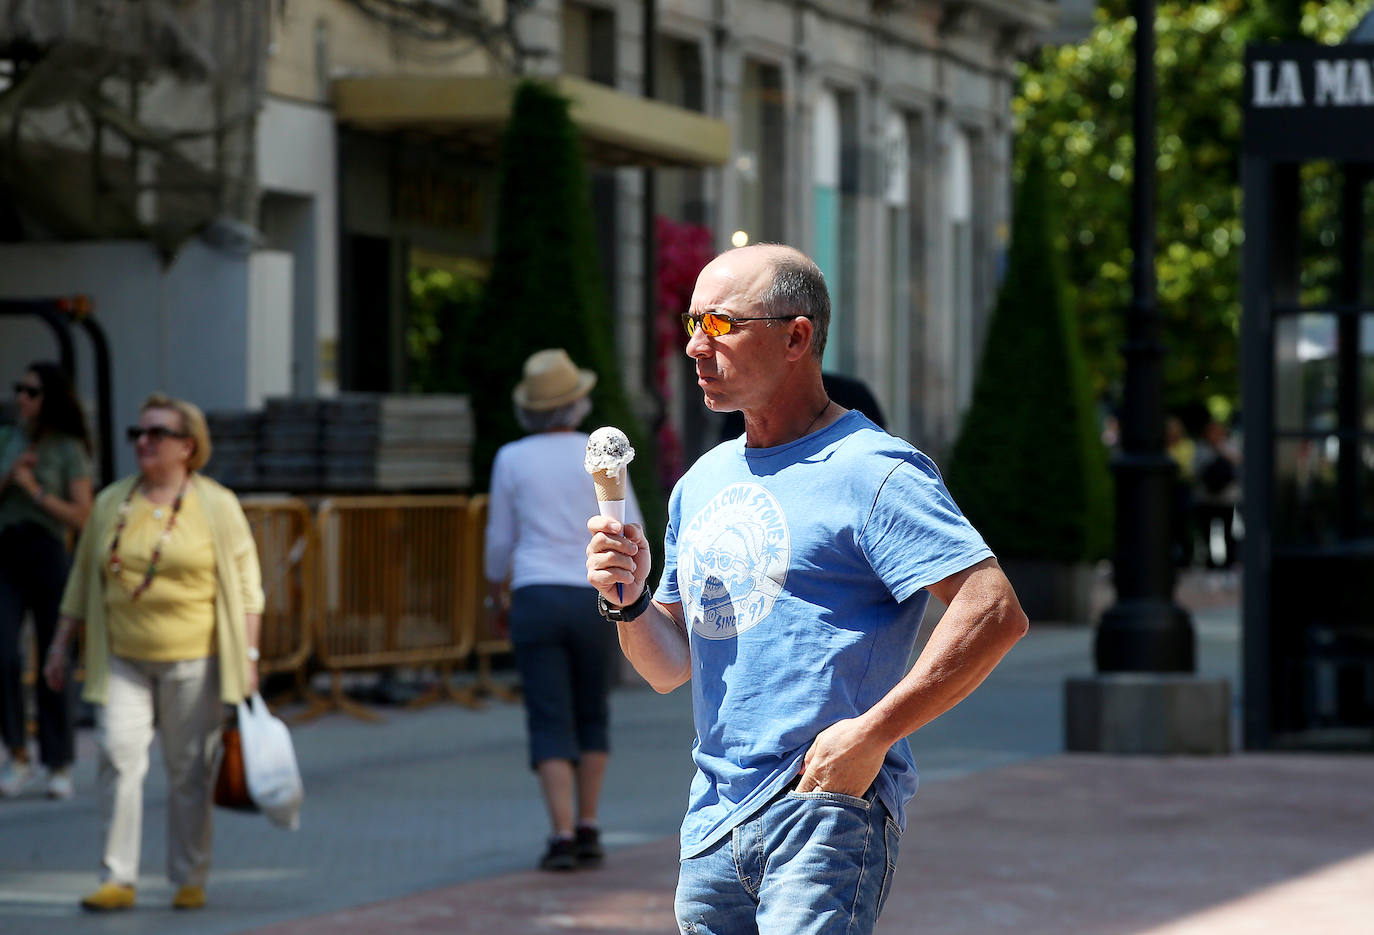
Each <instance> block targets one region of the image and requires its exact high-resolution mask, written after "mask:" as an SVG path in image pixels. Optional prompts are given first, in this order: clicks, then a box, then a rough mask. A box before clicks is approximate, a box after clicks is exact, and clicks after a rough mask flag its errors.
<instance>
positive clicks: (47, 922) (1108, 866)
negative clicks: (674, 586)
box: [0, 576, 1374, 935]
mask: <svg viewBox="0 0 1374 935" xmlns="http://www.w3.org/2000/svg"><path fill="white" fill-rule="evenodd" d="M1180 601H1181V602H1182V603H1184V604H1185V606H1188V607H1189V608H1191V609H1192V610H1193V611H1194V623H1195V627H1196V631H1197V637H1198V657H1199V670H1200V671H1201V672H1202V673H1203V674H1206V675H1219V676H1224V677H1228V678H1232V679H1234V678H1235V677H1236V673H1237V667H1238V657H1239V627H1238V623H1239V621H1238V614H1237V611H1236V594H1235V588H1234V582H1232V581H1229V580H1228V579H1225V578H1220V577H1215V576H1212V577H1203V576H1198V577H1196V578H1194V579H1192V580H1191V581H1189V582H1185V585H1184V586H1183V587H1181V588H1180ZM1102 603H1105V597H1104V600H1103V601H1102ZM929 622H930V621H928V623H929ZM1091 647H1092V632H1091V630H1089V629H1080V628H1072V627H1054V626H1043V625H1038V626H1034V627H1033V628H1032V631H1031V634H1030V635H1029V636H1028V637H1027V638H1026V639H1025V640H1023V641H1022V642H1021V644H1020V645H1018V646H1017V647H1016V649H1015V650H1014V651H1013V652H1012V654H1011V655H1010V656H1009V657H1008V659H1007V660H1006V661H1005V662H1004V664H1003V665H1002V666H1000V667H999V668H998V670H997V671H996V672H994V673H993V675H992V677H991V678H989V680H988V681H987V682H986V683H985V684H984V685H983V686H982V687H981V688H980V689H979V690H978V691H977V692H975V693H974V695H973V696H971V697H970V698H969V699H968V700H967V701H966V702H965V703H963V704H962V705H960V706H959V707H958V708H956V709H955V710H954V711H952V712H950V713H949V714H947V715H946V716H944V717H942V718H940V719H939V720H937V721H935V722H934V723H933V724H931V725H929V726H927V727H926V728H924V729H923V730H922V731H920V733H919V734H918V735H916V736H915V737H914V738H913V746H914V748H915V752H916V758H917V763H918V765H919V767H920V769H921V777H922V786H921V791H920V793H919V794H918V796H917V798H916V800H915V802H914V803H913V806H912V824H911V829H910V831H909V832H908V834H907V836H906V840H905V842H904V845H903V849H904V853H903V854H902V860H901V864H900V869H899V871H898V878H897V881H896V885H895V887H894V890H893V895H892V898H891V901H890V903H889V907H888V910H887V912H886V913H885V915H884V920H883V923H882V928H881V931H882V932H884V933H886V935H899V933H907V932H922V933H927V932H929V933H970V935H982V933H987V935H997V933H1001V932H1013V931H1015V932H1017V933H1018V935H1025V933H1030V935H1034V933H1040V932H1043V933H1046V935H1050V933H1054V935H1066V933H1067V935H1073V933H1086V935H1097V933H1102V935H1114V933H1121V935H1188V933H1193V932H1197V933H1202V932H1206V933H1208V935H1212V933H1218V935H1231V933H1237V935H1239V933H1242V932H1247V933H1249V932H1270V931H1275V932H1284V933H1289V932H1308V931H1311V932H1320V933H1323V935H1325V933H1336V935H1341V933H1344V932H1355V931H1361V932H1370V931H1374V926H1371V925H1370V924H1369V923H1368V922H1367V921H1366V920H1369V919H1374V812H1371V809H1370V807H1369V803H1370V802H1371V792H1370V790H1371V789H1374V757H1335V756H1332V757H1318V756H1306V755H1303V756H1267V755H1266V756H1249V755H1247V756H1234V757H1228V758H1219V759H1209V760H1200V759H1179V760H1155V759H1113V758H1100V757H1083V756H1064V755H1063V754H1062V753H1061V751H1062V749H1063V744H1062V731H1063V684H1064V678H1065V677H1066V676H1068V675H1081V674H1086V673H1088V672H1090V671H1091V670H1092V661H1091V660H1092V649H1091ZM1236 687H1237V688H1238V686H1236ZM689 706H690V700H689V698H688V693H686V692H685V691H678V692H675V693H673V694H672V695H668V696H659V695H656V694H654V693H653V692H651V691H648V690H647V689H645V688H627V689H622V690H620V691H618V692H616V693H615V694H614V696H613V697H612V709H613V713H612V722H613V736H612V739H613V744H614V745H615V752H614V755H613V757H612V761H611V769H610V773H609V775H608V778H607V789H606V795H605V800H604V807H603V813H602V820H603V826H604V828H605V830H606V840H607V844H608V848H609V851H610V853H609V856H608V859H607V864H606V866H605V867H604V868H603V869H601V870H598V871H587V872H580V873H574V874H569V875H566V876H554V875H549V874H540V873H536V872H532V871H530V870H529V868H530V867H531V866H532V864H533V862H534V860H535V859H536V857H537V855H538V852H539V850H540V848H541V845H542V836H543V834H544V833H545V823H546V819H545V818H544V816H543V813H542V809H541V807H540V805H539V800H538V792H537V786H536V784H535V782H534V780H533V779H532V778H531V776H530V773H529V771H528V769H527V767H526V765H525V763H524V727H523V718H522V714H521V711H520V709H519V708H518V707H515V706H510V705H503V704H493V705H491V706H489V707H488V708H487V709H486V710H483V711H476V712H474V711H467V710H464V709H460V708H457V707H453V706H440V707H433V708H427V709H423V710H403V709H397V708H384V709H380V710H381V713H382V714H383V715H384V716H385V721H384V722H383V723H381V724H371V723H364V722H360V721H356V720H353V719H351V718H348V717H345V716H342V715H330V716H328V717H326V718H324V719H322V720H321V721H318V722H316V723H313V724H310V725H308V726H302V727H299V728H297V729H296V730H295V731H294V737H295V741H296V745H297V752H298V755H299V757H300V760H301V765H302V770H303V772H304V775H305V784H306V790H307V795H306V805H305V811H304V813H303V816H302V827H301V830H300V831H299V832H297V833H294V834H289V833H286V832H282V831H278V830H276V829H273V828H271V827H269V826H268V825H267V823H266V822H265V820H263V819H261V818H259V817H256V816H241V815H233V814H228V813H224V812H220V813H218V814H217V815H216V827H215V844H214V855H215V866H214V869H213V871H212V873H211V878H210V886H209V898H210V904H209V906H208V907H207V908H206V909H205V910H203V911H201V912H196V913H189V914H188V913H175V912H172V911H171V910H169V909H167V908H166V905H167V901H168V899H169V898H170V896H171V887H170V885H169V884H168V883H167V881H166V880H165V878H164V877H163V876H162V873H163V870H162V865H163V862H164V859H165V858H164V849H163V848H164V842H163V840H162V838H163V834H164V832H163V828H164V827H165V799H166V793H165V787H164V783H163V779H162V767H161V763H160V761H159V760H158V759H157V758H156V750H155V751H154V760H153V763H152V764H151V767H150V771H149V779H148V783H147V792H146V796H145V819H144V828H145V838H144V862H143V873H142V877H141V879H140V886H139V907H138V908H137V909H136V910H134V911H132V912H128V913H122V914H118V915H114V916H93V915H86V914H83V913H81V912H80V911H79V910H77V909H76V905H75V904H76V900H77V898H78V897H79V896H80V895H81V894H82V893H83V892H86V891H88V890H89V889H90V888H91V887H92V885H93V883H94V879H95V873H94V865H95V849H96V842H97V839H98V835H99V829H98V819H97V816H96V808H95V802H94V798H93V795H92V793H93V788H94V755H93V750H92V745H91V738H90V736H89V733H88V732H83V733H82V736H81V739H80V750H79V755H78V757H79V758H78V770H77V788H78V795H77V797H76V798H75V799H73V800H71V801H68V802H59V803H51V802H46V801H43V800H42V799H41V798H39V797H37V796H36V795H35V794H30V795H28V796H26V797H24V798H21V799H19V800H15V801H6V802H0V935H29V933H33V935H106V933H125V932H130V933H134V932H136V933H140V935H182V933H194V935H234V933H248V932H253V933H258V935H265V933H271V935H314V933H320V935H324V933H339V935H350V933H354V932H364V931H366V932H377V933H392V932H394V933H397V935H407V933H419V932H450V933H454V935H462V933H476V932H481V933H483V935H488V933H500V935H525V933H532V932H560V933H568V932H590V931H599V932H615V933H619V935H636V933H639V932H645V933H648V932H655V933H658V932H669V931H672V930H673V924H672V914H671V913H672V907H671V899H672V890H673V882H674V880H675V877H676V862H675V854H676V844H675V841H676V837H675V835H676V828H677V824H678V822H679V820H680V818H681V812H682V808H683V805H684V803H685V798H686V790H687V784H688V780H689V778H690V769H691V764H690V760H689V759H688V748H689V745H690V743H691V738H692V728H691V721H690V715H689V711H688V709H689ZM1237 713H1238V712H1237ZM1361 922H1363V923H1364V925H1365V927H1364V928H1359V927H1358V926H1359V924H1360V923H1361Z"/></svg>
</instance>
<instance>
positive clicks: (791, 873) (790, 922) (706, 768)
mask: <svg viewBox="0 0 1374 935" xmlns="http://www.w3.org/2000/svg"><path fill="white" fill-rule="evenodd" d="M683 322H684V324H685V325H686V328H687V333H688V335H689V336H690V337H689V339H688V341H687V346H686V352H687V355H688V356H689V357H691V358H692V360H693V361H694V363H695V365H696V374H697V384H698V385H699V386H700V387H701V389H702V393H703V396H704V398H705V401H706V405H707V407H708V408H710V409H712V410H714V411H731V410H735V409H739V410H742V411H743V413H744V424H745V432H744V436H743V437H742V438H737V439H734V440H732V441H729V442H725V443H723V444H721V445H718V446H717V447H716V448H714V449H713V450H711V451H709V452H707V453H706V454H705V455H703V456H702V457H701V458H700V459H699V460H698V461H697V462H696V464H694V465H693V466H692V468H691V469H690V470H689V471H688V472H687V474H686V475H684V476H683V478H682V480H680V481H679V482H678V484H677V486H676V487H675V488H674V489H673V493H672V496H671V497H670V499H669V503H668V531H667V535H666V537H665V541H664V552H665V554H664V571H663V577H662V579H661V580H660V582H659V584H658V589H657V590H656V591H654V592H653V593H652V595H651V593H650V590H649V586H648V580H647V579H648V575H649V572H650V568H651V565H652V561H651V559H652V556H651V551H650V545H649V542H648V541H647V540H646V539H645V538H644V533H643V530H642V529H640V528H639V527H638V526H636V525H634V524H631V523H618V522H615V521H613V520H610V519H606V518H604V517H600V516H595V517H593V518H592V519H591V520H589V521H588V523H587V528H588V530H589V531H590V532H591V533H592V537H591V541H590V543H589V544H588V547H587V577H588V580H589V581H590V582H591V583H592V584H594V585H595V586H596V589H597V591H598V606H599V607H600V608H601V612H602V614H603V615H604V616H605V617H606V618H607V619H608V620H613V621H615V622H616V625H617V627H618V629H619V633H620V644H621V648H622V649H623V650H624V652H625V655H626V657H627V658H628V659H629V660H630V662H631V663H632V664H633V665H634V667H635V669H636V670H637V671H638V672H639V673H640V674H641V675H642V676H643V677H644V679H645V680H646V681H648V682H649V684H650V685H652V686H653V687H654V688H655V689H656V690H657V691H660V692H669V691H672V690H673V689H675V688H677V687H678V686H680V685H682V684H684V683H687V682H689V681H690V682H691V686H692V688H691V691H692V711H693V716H694V719H695V722H696V729H697V740H696V744H695V746H694V747H693V750H692V758H693V760H694V761H695V763H696V767H697V772H696V776H695V778H694V780H693V782H692V788H691V793H690V797H689V803H688V807H687V814H686V816H685V818H684V819H683V822H682V835H681V855H680V856H681V864H680V869H679V873H678V887H677V895H676V899H675V910H676V913H677V922H678V927H679V929H680V930H681V931H683V932H697V933H703V935H706V933H715V935H727V933H729V935H733V933H737V932H757V933H767V935H840V933H844V935H868V933H871V932H872V931H873V929H874V926H875V924H876V922H877V918H878V915H879V913H880V912H881V911H882V907H883V903H884V901H885V900H886V898H887V894H888V892H889V886H890V884H891V882H892V874H893V869H894V868H895V866H896V864H897V852H898V849H899V847H900V841H901V834H902V830H903V828H904V827H905V824H906V803H907V800H908V799H909V798H910V797H911V796H912V794H913V793H914V792H915V791H916V768H915V764H914V763H913V761H912V757H911V750H910V746H909V744H908V743H907V741H906V739H905V738H906V737H907V735H908V734H910V733H912V732H913V731H915V730H917V729H919V728H921V727H923V726H924V725H926V724H928V723H929V722H930V721H932V720H934V719H935V718H937V717H939V716H940V715H941V714H943V713H944V712H946V711H948V710H949V709H950V708H952V707H954V706H955V705H956V704H958V703H959V701H961V700H962V699H963V698H964V697H965V696H967V695H968V694H969V693H970V692H971V691H973V690H974V688H975V687H976V686H977V685H978V684H979V683H980V682H982V680H983V679H984V678H985V677H986V676H987V674H988V673H989V672H991V671H992V669H993V668H994V667H995V666H996V665H997V663H998V661H999V660H1000V659H1001V658H1002V656H1003V655H1004V654H1005V653H1006V652H1007V651H1008V650H1009V649H1010V648H1011V647H1012V645H1014V644H1015V642H1016V641H1017V640H1018V639H1020V637H1021V636H1022V635H1023V634H1024V633H1025V632H1026V626H1027V622H1026V616H1025V614H1024V613H1023V612H1022V610H1021V607H1020V604H1019V603H1018V602H1017V599H1016V595H1015V594H1014V593H1013V591H1012V588H1011V585H1010V584H1009V583H1008V581H1007V579H1006V576H1005V575H1004V574H1003V573H1002V571H1001V569H1000V568H999V567H998V565H997V561H996V559H995V558H993V556H992V552H991V551H990V550H989V549H988V547H987V545H986V544H985V543H984V542H983V540H982V537H980V536H979V535H978V533H977V531H976V530H974V529H973V527H972V526H971V525H970V524H969V523H968V521H967V520H966V519H965V518H964V516H963V515H962V514H961V513H960V512H959V509H958V507H957V506H956V505H955V503H954V501H953V500H952V499H951V498H950V495H949V492H948V491H947V490H946V489H945V486H944V483H943V482H942V481H941V479H940V475H939V472H938V471H937V470H936V468H935V465H934V464H933V463H932V462H931V461H930V460H929V459H928V458H927V457H926V456H925V455H923V454H921V453H920V452H918V451H917V450H916V449H914V448H912V447H911V445H909V444H907V443H905V442H903V441H901V440H900V439H896V438H893V437H892V436H891V435H888V434H887V433H886V432H883V431H882V430H880V429H879V428H878V427H877V426H876V425H874V424H873V423H872V422H871V421H869V420H868V419H867V418H865V417H864V416H863V415H862V414H861V413H859V412H856V411H853V410H846V409H845V408H844V407H843V406H839V405H837V404H836V403H835V401H834V400H832V399H831V398H830V397H829V395H828V394H827V393H826V390H825V384H824V382H823V380H822V378H821V359H822V356H823V353H824V350H825V337H826V332H827V330H828V328H829V324H830V300H829V296H828V294H827V292H826V288H825V279H824V277H823V276H822V274H821V271H820V269H819V268H818V267H817V266H816V264H815V263H814V262H812V261H811V260H810V259H809V258H808V257H806V256H805V255H803V254H802V253H801V252H800V251H797V250H794V249H792V248H790V247H784V246H780V245H756V246H750V247H743V248H740V249H737V250H730V251H727V252H725V253H723V254H721V255H720V256H718V257H716V258H715V259H714V260H712V261H711V263H710V264H708V265H707V267H706V268H705V269H704V270H702V272H701V274H700V276H698V278H697V285H696V290H695V292H693V294H692V304H691V311H690V313H689V314H687V315H686V316H684V318H683ZM1029 495H1033V492H1031V493H1030V494H1029ZM618 588H623V589H624V593H623V595H622V594H621V593H619V591H618V590H617V589H618ZM932 594H934V595H935V596H936V597H938V598H939V599H940V600H941V601H942V602H943V603H944V604H945V605H946V607H947V609H946V610H945V612H944V615H943V616H942V617H941V619H940V622H939V623H938V624H937V625H936V628H935V630H934V631H933V632H932V633H931V634H930V638H929V639H928V641H927V642H926V644H925V647H924V648H923V649H922V651H921V653H920V654H919V656H917V658H916V661H915V663H914V664H913V665H912V666H911V667H910V669H908V667H907V664H908V660H909V659H910V654H911V652H912V650H913V649H914V647H915V643H916V636H917V633H918V631H919V629H920V625H921V616H922V614H923V613H924V611H925V608H926V604H927V602H928V600H929V598H930V595H932Z"/></svg>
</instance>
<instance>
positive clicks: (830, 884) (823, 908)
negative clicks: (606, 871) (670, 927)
mask: <svg viewBox="0 0 1374 935" xmlns="http://www.w3.org/2000/svg"><path fill="white" fill-rule="evenodd" d="M901 836H902V832H901V829H900V828H898V827H897V823H896V822H895V821H893V820H892V816H891V815H889V814H888V812H887V807H886V806H884V805H883V803H882V802H881V801H879V799H878V797H877V794H876V792H875V791H874V790H873V789H870V790H869V792H868V794H867V795H866V796H864V797H863V798H856V797H855V796H852V795H844V794H842V793H837V792H796V791H792V790H791V789H790V787H789V790H788V791H784V792H782V793H780V794H779V795H778V796H776V797H775V798H774V799H773V800H772V801H771V802H769V803H768V804H767V805H765V806H764V807H763V808H762V809H760V810H759V811H758V812H757V813H756V814H754V815H753V816H752V817H751V818H749V819H747V820H746V821H744V822H743V823H742V824H740V825H739V826H738V827H736V828H735V829H734V830H733V831H732V832H731V833H730V836H729V837H726V838H722V839H721V840H720V841H719V842H717V843H716V844H715V845H714V846H712V847H711V848H709V849H708V850H706V851H705V852H703V853H701V854H698V855H697V856H695V857H689V858H687V859H685V860H683V861H682V866H681V869H680V870H679V872H678V885H677V899H676V905H675V909H676V912H677V924H678V930H679V931H680V932H681V933H682V935H746V933H750V935H752V933H759V935H869V933H871V932H872V931H873V927H874V926H875V925H876V924H877V922H878V914H879V913H880V912H881V911H882V908H883V904H884V903H886V902H887V896H888V892H889V891H890V889H891V887H892V874H893V870H894V869H895V867H896V865H897V850H898V846H899V845H900V843H901Z"/></svg>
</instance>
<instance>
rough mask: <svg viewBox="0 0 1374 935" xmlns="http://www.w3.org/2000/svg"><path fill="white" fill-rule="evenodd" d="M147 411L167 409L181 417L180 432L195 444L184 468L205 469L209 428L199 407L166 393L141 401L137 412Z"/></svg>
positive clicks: (207, 460)
mask: <svg viewBox="0 0 1374 935" xmlns="http://www.w3.org/2000/svg"><path fill="white" fill-rule="evenodd" d="M149 409H167V410H170V411H172V412H175V413H176V414H177V415H179V416H181V430H182V431H183V432H185V433H186V434H187V435H189V436H191V441H192V442H194V443H195V448H193V449H192V450H191V457H190V458H188V459H187V461H186V467H187V468H189V469H190V470H192V471H199V470H200V469H201V468H203V467H205V465H206V464H207V463H208V462H209V461H210V427H209V426H208V425H206V423H205V413H203V412H201V411H200V407H199V406H197V405H196V404H195V403H189V402H187V401H186V400H184V399H177V398H176V397H175V396H168V395H167V394H166V393H153V394H152V395H151V396H149V397H148V398H147V399H145V400H144V401H143V405H142V406H140V407H139V410H138V411H139V413H140V414H142V413H145V412H147V411H148V410H149Z"/></svg>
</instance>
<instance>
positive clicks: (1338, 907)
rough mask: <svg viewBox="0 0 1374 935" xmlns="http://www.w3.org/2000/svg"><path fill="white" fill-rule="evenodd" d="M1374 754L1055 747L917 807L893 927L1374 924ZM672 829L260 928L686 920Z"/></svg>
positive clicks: (1160, 930)
mask: <svg viewBox="0 0 1374 935" xmlns="http://www.w3.org/2000/svg"><path fill="white" fill-rule="evenodd" d="M1371 789H1374V757H1369V756H1325V757H1324V756H1316V755H1267V754H1266V755H1239V756H1232V757H1223V758H1209V759H1201V758H1198V759H1184V758H1179V759H1165V758H1112V757H1100V756H1059V757H1051V758H1047V759H1044V760H1038V761H1032V762H1029V763H1024V764H1020V765H1017V766H1011V767H1007V768H1005V769H1000V770H994V771H990V772H986V773H980V774H977V775H973V776H969V777H965V778H962V779H958V780H953V781H948V782H941V783H934V784H930V785H928V786H926V787H924V788H923V789H922V790H921V792H920V794H919V795H918V796H917V798H916V800H915V802H914V803H913V812H912V824H911V828H910V829H909V831H908V833H907V835H906V839H905V841H904V844H903V852H902V855H901V861H900V868H899V870H898V876H897V880H896V881H895V884H894V887H893V892H892V897H891V899H890V901H889V903H888V906H887V909H886V911H885V913H884V915H883V919H882V921H881V922H880V924H879V932H880V933H881V935H905V933H915V932H919V933H921V935H1000V933H1008V935H1010V933H1016V935H1080V933H1081V935H1117V933H1120V935H1127V933H1133V935H1204V933H1205V935H1252V933H1270V932H1272V933H1285V935H1288V933H1308V932H1311V933H1320V935H1355V933H1361V935H1369V933H1370V932H1374V813H1371V809H1370V802H1371V797H1370V796H1371V794H1370V790H1371ZM675 852H676V842H675V841H674V840H671V839H665V840H662V841H658V842H654V843H652V844H647V845H643V846H640V847H636V848H632V849H624V850H615V851H612V852H611V854H610V855H609V857H608V860H607V865H606V866H605V867H604V868H602V869H600V870H594V871H583V872H578V873H573V874H568V875H551V874H541V873H538V872H535V871H531V872H527V873H517V874H513V875H509V876H504V877H499V878H496V879H489V880H480V881H474V882H470V883H464V884H460V885H457V886H452V887H447V888H444V889H439V890H434V891H430V892H424V893H418V894H415V895H413V896H410V897H406V898H402V899H397V900H392V901H389V902H385V903H379V904H376V905H372V906H365V907H362V908H358V909H352V910H346V911H343V912H336V913H331V914H328V915H324V916H319V917H316V918H312V919H302V920H298V921H294V922H289V923H285V924H282V925H277V926H273V927H271V928H267V929H263V930H260V931H259V932H257V933H255V935H325V933H328V935H355V933H357V935H361V933H364V932H366V933H378V932H386V933H390V935H429V933H436V932H444V933H449V935H479V933H480V935H493V933H497V935H549V933H560V935H577V933H592V932H599V933H606V932H613V933H618V935H650V933H655V935H658V933H666V932H671V931H673V929H674V925H673V918H672V889H673V883H674V880H675V877H676V861H675Z"/></svg>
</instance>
